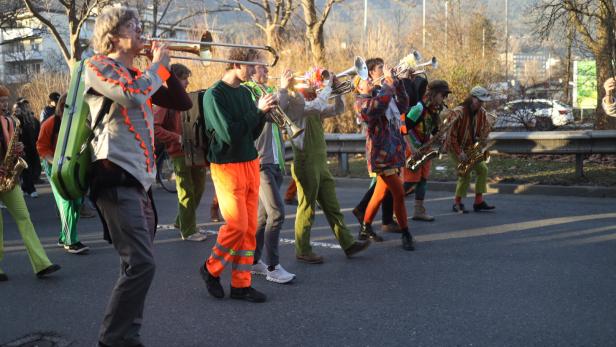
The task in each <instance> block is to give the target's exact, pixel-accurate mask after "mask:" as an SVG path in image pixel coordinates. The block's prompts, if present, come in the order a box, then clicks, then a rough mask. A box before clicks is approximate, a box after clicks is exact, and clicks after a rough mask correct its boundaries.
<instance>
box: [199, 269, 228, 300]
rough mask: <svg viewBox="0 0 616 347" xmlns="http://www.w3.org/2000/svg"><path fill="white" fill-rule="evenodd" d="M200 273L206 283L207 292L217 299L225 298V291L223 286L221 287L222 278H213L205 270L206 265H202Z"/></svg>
mask: <svg viewBox="0 0 616 347" xmlns="http://www.w3.org/2000/svg"><path fill="white" fill-rule="evenodd" d="M199 272H200V273H201V277H202V278H203V281H205V287H206V288H207V292H208V293H210V295H211V296H213V297H215V298H217V299H222V298H224V297H225V290H224V289H222V286H221V285H220V277H214V276H212V274H211V273H210V272H209V271H207V269H206V268H205V265H202V266H201V267H200V268H199Z"/></svg>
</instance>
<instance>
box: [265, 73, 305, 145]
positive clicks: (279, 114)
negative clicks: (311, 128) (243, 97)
mask: <svg viewBox="0 0 616 347" xmlns="http://www.w3.org/2000/svg"><path fill="white" fill-rule="evenodd" d="M255 84H256V85H257V88H259V91H260V92H261V95H262V96H263V95H265V94H267V91H266V88H265V86H263V85H262V84H260V83H256V82H255ZM267 115H268V116H269V117H270V118H271V119H272V121H274V123H276V125H278V128H280V129H281V130H285V131H286V132H287V134H289V135H291V138H292V139H294V138H296V137H298V136H299V135H301V134H302V133H303V132H304V129H302V128H300V127H299V126H297V124H295V123H294V122H293V121H292V120H291V118H289V116H288V115H287V114H286V113H284V111H283V110H282V108H281V107H280V105H276V106H274V107H273V108H272V109H271V110H269V112H268V113H267Z"/></svg>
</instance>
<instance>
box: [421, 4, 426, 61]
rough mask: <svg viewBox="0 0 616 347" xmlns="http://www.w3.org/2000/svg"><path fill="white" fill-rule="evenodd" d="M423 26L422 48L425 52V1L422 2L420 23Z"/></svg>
mask: <svg viewBox="0 0 616 347" xmlns="http://www.w3.org/2000/svg"><path fill="white" fill-rule="evenodd" d="M422 23H423V25H422V28H423V29H422V34H423V35H422V36H423V39H422V45H421V46H422V48H423V49H424V50H425V48H426V0H423V21H422Z"/></svg>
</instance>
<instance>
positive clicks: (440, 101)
mask: <svg viewBox="0 0 616 347" xmlns="http://www.w3.org/2000/svg"><path fill="white" fill-rule="evenodd" d="M450 93H451V90H450V89H449V84H448V83H447V82H446V81H443V80H434V81H431V82H430V83H428V88H427V90H426V93H425V94H424V95H423V96H422V98H421V100H420V102H418V103H417V104H416V105H415V106H413V107H411V109H410V110H409V112H408V113H407V115H406V119H407V125H410V127H408V126H407V130H408V133H407V138H408V143H409V145H410V146H409V147H410V153H409V154H410V155H411V156H422V155H425V154H427V153H428V152H429V151H431V150H433V146H431V145H430V144H429V141H430V138H431V136H432V135H436V133H437V132H438V130H439V123H440V114H441V111H442V110H443V107H444V101H445V99H446V98H447V96H448V95H449V94H450ZM431 165H432V161H431V160H430V159H428V160H426V161H425V162H424V163H423V164H422V165H421V166H419V167H418V168H415V170H411V169H409V168H406V169H405V181H406V182H410V183H411V184H412V185H413V186H414V191H415V208H414V210H413V218H412V219H413V220H417V221H426V222H432V221H434V217H432V216H430V215H429V214H427V213H426V208H425V206H424V204H423V202H424V198H425V196H426V189H427V182H428V177H429V176H430V167H431Z"/></svg>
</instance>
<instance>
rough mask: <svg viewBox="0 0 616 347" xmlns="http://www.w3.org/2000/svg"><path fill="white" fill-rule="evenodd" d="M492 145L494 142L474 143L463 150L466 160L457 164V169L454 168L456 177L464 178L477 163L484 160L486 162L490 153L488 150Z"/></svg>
mask: <svg viewBox="0 0 616 347" xmlns="http://www.w3.org/2000/svg"><path fill="white" fill-rule="evenodd" d="M493 144H494V141H489V142H485V141H476V142H475V143H473V144H472V145H471V146H469V147H467V148H465V149H464V153H466V156H467V159H466V160H465V161H460V162H459V163H458V167H456V171H457V172H458V175H460V176H466V175H468V173H469V172H470V171H471V169H472V168H473V166H475V165H476V164H477V163H479V162H482V161H484V160H485V161H488V160H489V159H490V152H488V150H489V149H490V147H492V145H493Z"/></svg>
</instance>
